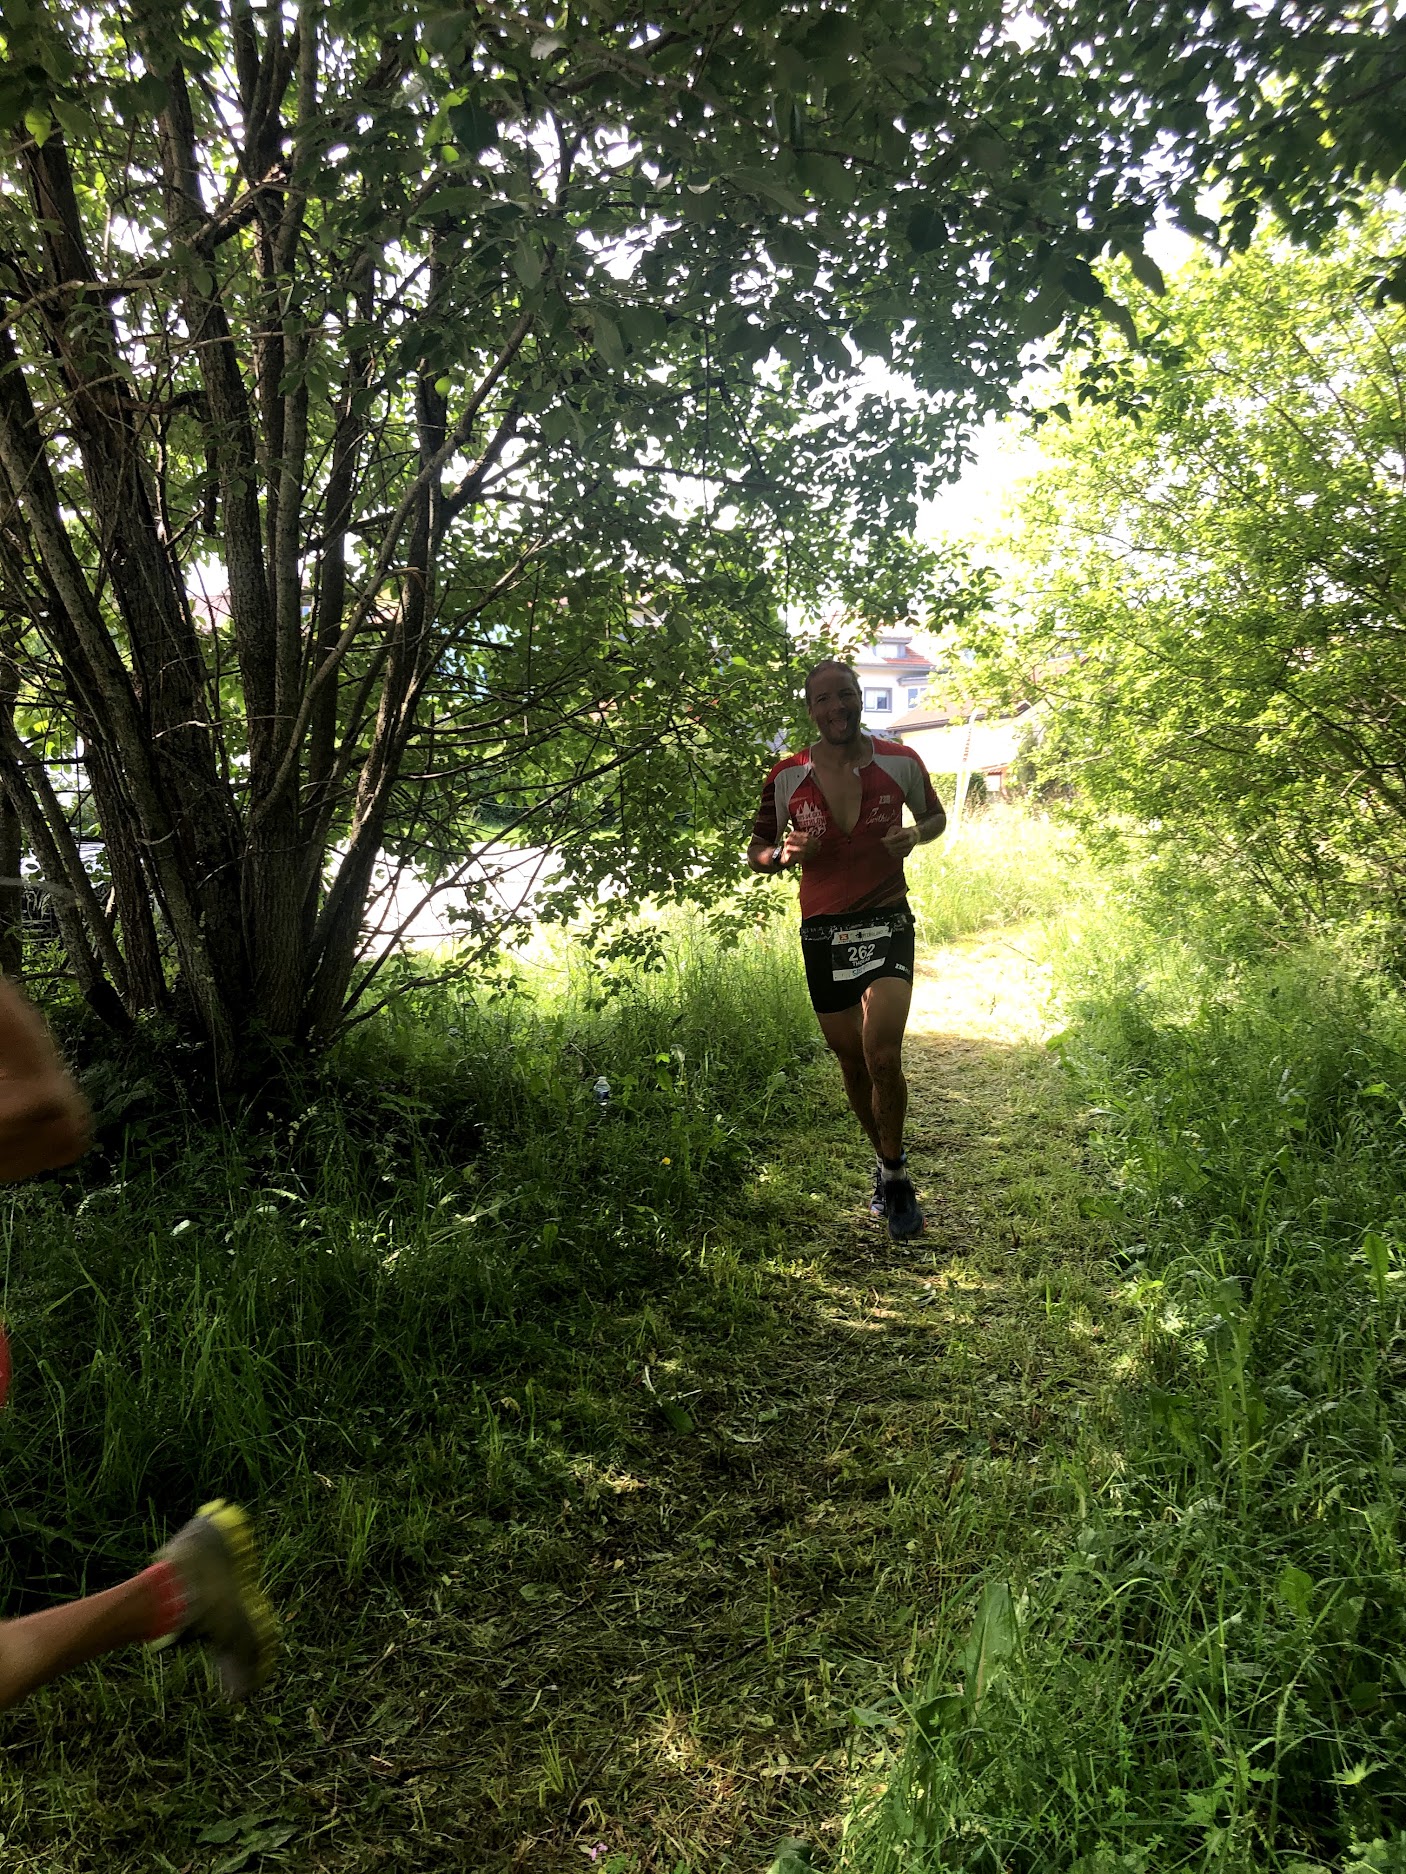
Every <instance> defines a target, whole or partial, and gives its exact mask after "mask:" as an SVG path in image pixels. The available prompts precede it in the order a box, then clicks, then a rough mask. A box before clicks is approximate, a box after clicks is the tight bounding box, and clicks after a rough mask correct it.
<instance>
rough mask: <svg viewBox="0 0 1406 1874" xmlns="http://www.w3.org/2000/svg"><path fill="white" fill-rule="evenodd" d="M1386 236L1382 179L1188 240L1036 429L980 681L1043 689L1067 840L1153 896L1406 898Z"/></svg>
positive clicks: (1306, 901) (1393, 222)
mask: <svg viewBox="0 0 1406 1874" xmlns="http://www.w3.org/2000/svg"><path fill="white" fill-rule="evenodd" d="M1402 237H1403V223H1402V219H1401V215H1400V211H1399V209H1398V208H1397V207H1395V206H1393V205H1387V206H1386V207H1384V208H1383V209H1382V210H1381V211H1380V212H1379V213H1377V214H1374V215H1371V216H1369V217H1367V218H1366V219H1365V220H1363V221H1362V222H1361V223H1360V225H1356V226H1353V227H1349V228H1344V229H1343V230H1342V231H1341V232H1340V233H1339V234H1338V235H1337V236H1336V238H1335V239H1334V240H1333V241H1332V242H1330V243H1328V244H1327V245H1326V246H1325V248H1324V249H1323V251H1321V252H1319V253H1317V254H1306V253H1302V252H1296V251H1294V250H1293V249H1291V248H1290V247H1289V246H1288V245H1287V243H1286V242H1285V241H1284V239H1283V237H1282V235H1277V234H1274V235H1271V234H1266V236H1265V237H1263V238H1262V239H1261V240H1259V241H1258V242H1257V243H1255V244H1254V245H1253V246H1251V247H1250V248H1249V249H1248V250H1247V251H1246V252H1245V253H1244V254H1241V255H1239V256H1238V257H1236V258H1235V259H1233V260H1231V261H1229V262H1227V263H1226V264H1224V265H1221V264H1217V263H1215V262H1213V261H1211V260H1210V259H1209V258H1199V259H1196V260H1193V261H1192V262H1191V263H1190V264H1189V265H1188V267H1187V268H1186V269H1185V271H1184V272H1183V274H1182V275H1181V277H1180V278H1179V279H1178V280H1177V281H1176V282H1175V283H1174V285H1173V287H1172V289H1171V290H1170V292H1169V293H1168V294H1167V295H1166V297H1165V298H1164V299H1162V300H1161V301H1157V300H1155V299H1154V298H1153V297H1152V296H1151V295H1147V296H1146V297H1145V298H1144V300H1143V301H1142V303H1141V304H1139V305H1138V307H1137V308H1136V310H1137V314H1138V316H1139V318H1140V319H1142V320H1143V322H1144V323H1143V332H1144V342H1143V343H1142V344H1141V345H1140V346H1139V347H1138V348H1136V349H1129V351H1128V352H1127V354H1126V355H1125V356H1124V357H1123V358H1121V359H1119V360H1117V361H1116V362H1115V361H1112V360H1110V361H1109V363H1108V369H1107V372H1106V374H1105V375H1104V377H1103V379H1102V383H1101V386H1100V388H1099V394H1098V395H1097V396H1096V397H1095V396H1093V395H1089V394H1086V395H1085V397H1084V400H1083V401H1081V402H1076V403H1075V404H1074V407H1073V410H1072V413H1071V411H1070V406H1069V404H1068V403H1065V404H1064V405H1063V408H1064V410H1065V415H1066V417H1067V418H1068V420H1067V421H1064V420H1060V419H1059V418H1058V417H1055V418H1053V419H1052V420H1049V421H1047V422H1045V424H1044V425H1043V427H1042V428H1041V430H1040V432H1039V434H1040V439H1041V447H1042V451H1043V453H1044V454H1045V456H1046V458H1047V466H1046V467H1045V469H1044V470H1043V471H1042V473H1041V474H1040V475H1039V476H1038V477H1036V478H1035V480H1034V481H1033V483H1032V484H1031V486H1030V489H1029V491H1028V493H1027V495H1026V497H1025V499H1024V501H1023V503H1022V506H1021V512H1020V516H1019V519H1018V522H1017V526H1016V530H1015V533H1014V535H1013V537H1012V540H1011V543H1010V545H1011V559H1010V565H1009V572H1010V577H1009V578H1008V579H1007V580H1006V582H1004V584H1003V588H1002V591H1001V596H1000V600H999V602H998V604H997V605H996V606H994V607H993V609H992V612H991V614H990V615H989V617H988V634H987V644H988V647H989V648H990V650H991V651H992V652H993V653H995V655H996V658H997V662H998V665H999V668H1000V672H1001V675H1000V676H999V677H997V678H993V681H998V682H1000V683H1002V684H1004V685H1006V686H1009V688H1010V689H1011V690H1012V692H1013V693H1016V694H1021V695H1026V696H1035V697H1039V696H1043V697H1045V698H1047V699H1048V700H1049V701H1050V703H1051V704H1052V705H1053V707H1052V709H1051V711H1050V714H1049V716H1048V725H1049V726H1048V732H1047V734H1046V735H1045V737H1044V740H1043V741H1042V743H1041V745H1040V748H1039V751H1038V756H1037V768H1038V772H1039V774H1040V776H1041V777H1042V778H1043V779H1045V780H1046V781H1054V782H1062V783H1064V784H1066V785H1068V786H1069V787H1070V788H1072V789H1073V790H1074V794H1075V799H1074V804H1073V817H1074V818H1075V819H1076V820H1077V823H1078V825H1079V827H1080V830H1081V833H1082V835H1083V837H1084V840H1085V843H1086V844H1088V845H1089V846H1090V847H1091V848H1092V849H1093V850H1094V851H1096V852H1102V853H1111V854H1113V855H1115V856H1117V855H1120V854H1123V853H1128V852H1135V853H1136V854H1137V855H1138V857H1139V860H1140V861H1141V864H1142V869H1143V870H1144V872H1145V874H1146V875H1147V876H1148V878H1149V881H1151V880H1152V879H1154V878H1157V877H1161V878H1162V879H1164V880H1165V881H1166V882H1167V885H1168V887H1169V890H1170V891H1171V892H1172V894H1173V896H1175V895H1176V894H1177V892H1178V890H1181V891H1182V892H1183V894H1186V893H1189V894H1190V896H1191V897H1193V898H1194V897H1195V896H1196V895H1197V894H1198V893H1199V892H1200V891H1203V890H1205V889H1206V888H1207V887H1208V886H1212V887H1213V888H1214V889H1216V890H1217V891H1218V892H1219V893H1220V895H1221V896H1222V898H1223V899H1226V900H1235V901H1238V902H1239V903H1240V904H1241V905H1242V906H1244V907H1245V909H1246V911H1247V913H1248V914H1249V915H1250V916H1251V917H1252V918H1253V917H1256V916H1259V917H1262V918H1268V919H1269V920H1271V921H1272V920H1275V919H1283V920H1286V921H1287V923H1289V924H1292V923H1294V922H1297V923H1299V924H1300V925H1302V924H1304V923H1306V922H1311V921H1313V920H1314V919H1318V920H1325V919H1326V920H1332V919H1334V918H1336V917H1338V916H1341V915H1346V916H1348V917H1350V918H1351V917H1360V916H1362V915H1363V914H1364V913H1366V912H1367V911H1368V910H1369V909H1371V910H1373V911H1374V912H1375V913H1376V914H1377V915H1379V916H1389V917H1393V918H1399V917H1400V906H1401V902H1402V894H1403V890H1406V870H1404V869H1403V868H1404V867H1406V845H1403V836H1402V827H1403V813H1402V810H1403V806H1406V796H1403V794H1402V771H1403V757H1406V746H1403V742H1402V734H1403V723H1404V722H1406V712H1403V709H1402V706H1401V699H1402V696H1403V678H1404V677H1406V661H1404V660H1406V636H1404V635H1403V628H1402V617H1403V603H1404V602H1406V593H1403V588H1402V565H1403V555H1402V544H1403V531H1402V530H1403V527H1406V508H1403V503H1402V476H1403V458H1402V437H1403V426H1406V402H1403V388H1402V382H1401V373H1400V360H1401V354H1402V347H1403V342H1404V341H1406V312H1403V309H1402V306H1401V304H1400V303H1398V302H1396V301H1394V300H1392V299H1389V298H1387V297H1385V296H1383V295H1382V294H1381V293H1380V292H1379V291H1377V290H1376V289H1375V288H1374V286H1373V284H1372V276H1373V269H1374V267H1375V265H1376V262H1377V259H1378V257H1379V256H1380V255H1382V254H1383V253H1386V252H1389V251H1391V250H1393V249H1394V248H1395V247H1396V246H1397V245H1399V244H1400V242H1401V240H1402ZM1084 389H1085V392H1086V393H1088V392H1089V391H1090V389H1091V387H1090V386H1088V385H1085V387H1084ZM1062 396H1067V397H1069V398H1070V399H1073V398H1074V397H1075V392H1074V390H1073V388H1072V387H1071V386H1070V385H1069V384H1068V383H1066V385H1065V386H1064V387H1063V389H1062V390H1061V391H1058V392H1054V393H1051V394H1050V396H1049V398H1048V403H1049V405H1050V406H1052V407H1053V408H1055V409H1058V408H1059V407H1060V402H1059V400H1060V398H1061V397H1062Z"/></svg>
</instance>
